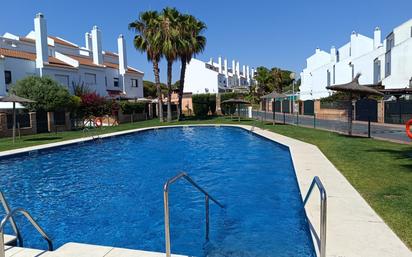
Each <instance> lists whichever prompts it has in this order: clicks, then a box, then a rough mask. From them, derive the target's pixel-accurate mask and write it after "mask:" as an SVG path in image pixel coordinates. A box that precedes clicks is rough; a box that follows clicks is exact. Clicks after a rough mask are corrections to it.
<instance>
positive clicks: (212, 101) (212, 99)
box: [209, 94, 216, 115]
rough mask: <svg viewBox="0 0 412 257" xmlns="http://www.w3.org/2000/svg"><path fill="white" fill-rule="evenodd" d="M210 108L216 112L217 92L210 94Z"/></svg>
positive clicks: (213, 112)
mask: <svg viewBox="0 0 412 257" xmlns="http://www.w3.org/2000/svg"><path fill="white" fill-rule="evenodd" d="M209 110H210V112H211V113H212V115H214V114H216V94H210V95H209Z"/></svg>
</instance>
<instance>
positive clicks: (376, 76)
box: [373, 58, 381, 84]
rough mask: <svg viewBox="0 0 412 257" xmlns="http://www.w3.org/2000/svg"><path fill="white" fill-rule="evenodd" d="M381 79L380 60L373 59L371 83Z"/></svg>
mask: <svg viewBox="0 0 412 257" xmlns="http://www.w3.org/2000/svg"><path fill="white" fill-rule="evenodd" d="M380 80H381V61H380V60H379V59H377V58H376V59H375V60H374V61H373V83H374V84H377V83H378V82H379V81H380Z"/></svg>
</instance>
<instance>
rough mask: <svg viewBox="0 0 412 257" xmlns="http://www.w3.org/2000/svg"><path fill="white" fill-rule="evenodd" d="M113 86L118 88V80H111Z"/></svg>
mask: <svg viewBox="0 0 412 257" xmlns="http://www.w3.org/2000/svg"><path fill="white" fill-rule="evenodd" d="M113 86H114V87H119V78H113Z"/></svg>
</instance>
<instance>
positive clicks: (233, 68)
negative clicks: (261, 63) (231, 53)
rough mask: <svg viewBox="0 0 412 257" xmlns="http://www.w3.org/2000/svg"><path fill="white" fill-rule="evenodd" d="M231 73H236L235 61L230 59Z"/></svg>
mask: <svg viewBox="0 0 412 257" xmlns="http://www.w3.org/2000/svg"><path fill="white" fill-rule="evenodd" d="M232 74H233V75H235V74H236V61H235V60H233V61H232Z"/></svg>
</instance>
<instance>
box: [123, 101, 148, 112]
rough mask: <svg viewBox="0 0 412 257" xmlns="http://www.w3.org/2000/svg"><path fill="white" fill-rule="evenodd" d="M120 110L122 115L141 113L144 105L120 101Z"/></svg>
mask: <svg viewBox="0 0 412 257" xmlns="http://www.w3.org/2000/svg"><path fill="white" fill-rule="evenodd" d="M120 109H121V110H122V112H123V113H124V114H133V113H142V112H143V111H144V109H145V103H133V102H128V101H122V102H121V103H120Z"/></svg>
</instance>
